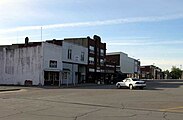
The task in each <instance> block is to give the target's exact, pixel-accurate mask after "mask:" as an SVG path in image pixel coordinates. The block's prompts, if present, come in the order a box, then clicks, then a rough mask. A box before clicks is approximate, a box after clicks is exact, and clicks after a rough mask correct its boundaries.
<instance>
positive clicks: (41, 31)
mask: <svg viewBox="0 0 183 120" xmlns="http://www.w3.org/2000/svg"><path fill="white" fill-rule="evenodd" d="M42 31H43V28H42V27H41V41H42V39H43V36H42Z"/></svg>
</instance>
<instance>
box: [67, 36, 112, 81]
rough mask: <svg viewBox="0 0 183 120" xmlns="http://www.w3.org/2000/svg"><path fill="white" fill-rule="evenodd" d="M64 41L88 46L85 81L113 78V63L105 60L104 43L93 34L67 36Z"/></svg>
mask: <svg viewBox="0 0 183 120" xmlns="http://www.w3.org/2000/svg"><path fill="white" fill-rule="evenodd" d="M64 41H67V42H71V43H75V44H79V45H82V46H85V47H87V48H88V65H87V70H86V74H87V76H86V77H87V79H86V82H87V83H97V82H98V81H101V82H103V83H109V82H110V80H111V79H113V75H112V74H114V71H115V64H113V63H111V62H106V43H102V42H101V38H100V37H99V36H97V35H94V36H93V38H90V37H87V38H67V39H64Z"/></svg>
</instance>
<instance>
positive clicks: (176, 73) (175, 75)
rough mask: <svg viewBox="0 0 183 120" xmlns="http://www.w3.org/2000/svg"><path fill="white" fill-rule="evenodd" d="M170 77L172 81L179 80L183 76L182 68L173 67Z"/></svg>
mask: <svg viewBox="0 0 183 120" xmlns="http://www.w3.org/2000/svg"><path fill="white" fill-rule="evenodd" d="M170 75H171V78H172V79H179V78H181V76H182V70H181V69H180V68H176V67H175V66H172V69H171V72H170Z"/></svg>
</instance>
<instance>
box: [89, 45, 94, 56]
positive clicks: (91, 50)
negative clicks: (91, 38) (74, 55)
mask: <svg viewBox="0 0 183 120" xmlns="http://www.w3.org/2000/svg"><path fill="white" fill-rule="evenodd" d="M89 49H90V53H92V54H94V53H95V48H94V46H90V47H89Z"/></svg>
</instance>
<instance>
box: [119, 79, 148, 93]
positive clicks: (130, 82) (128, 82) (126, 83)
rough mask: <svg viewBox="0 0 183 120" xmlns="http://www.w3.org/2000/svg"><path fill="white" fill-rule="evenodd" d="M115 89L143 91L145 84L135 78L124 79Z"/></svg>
mask: <svg viewBox="0 0 183 120" xmlns="http://www.w3.org/2000/svg"><path fill="white" fill-rule="evenodd" d="M116 87H117V88H122V87H128V88H130V89H131V90H132V89H133V88H140V89H143V88H144V87H146V82H145V81H142V80H140V79H137V78H126V79H124V80H122V81H121V82H117V83H116Z"/></svg>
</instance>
